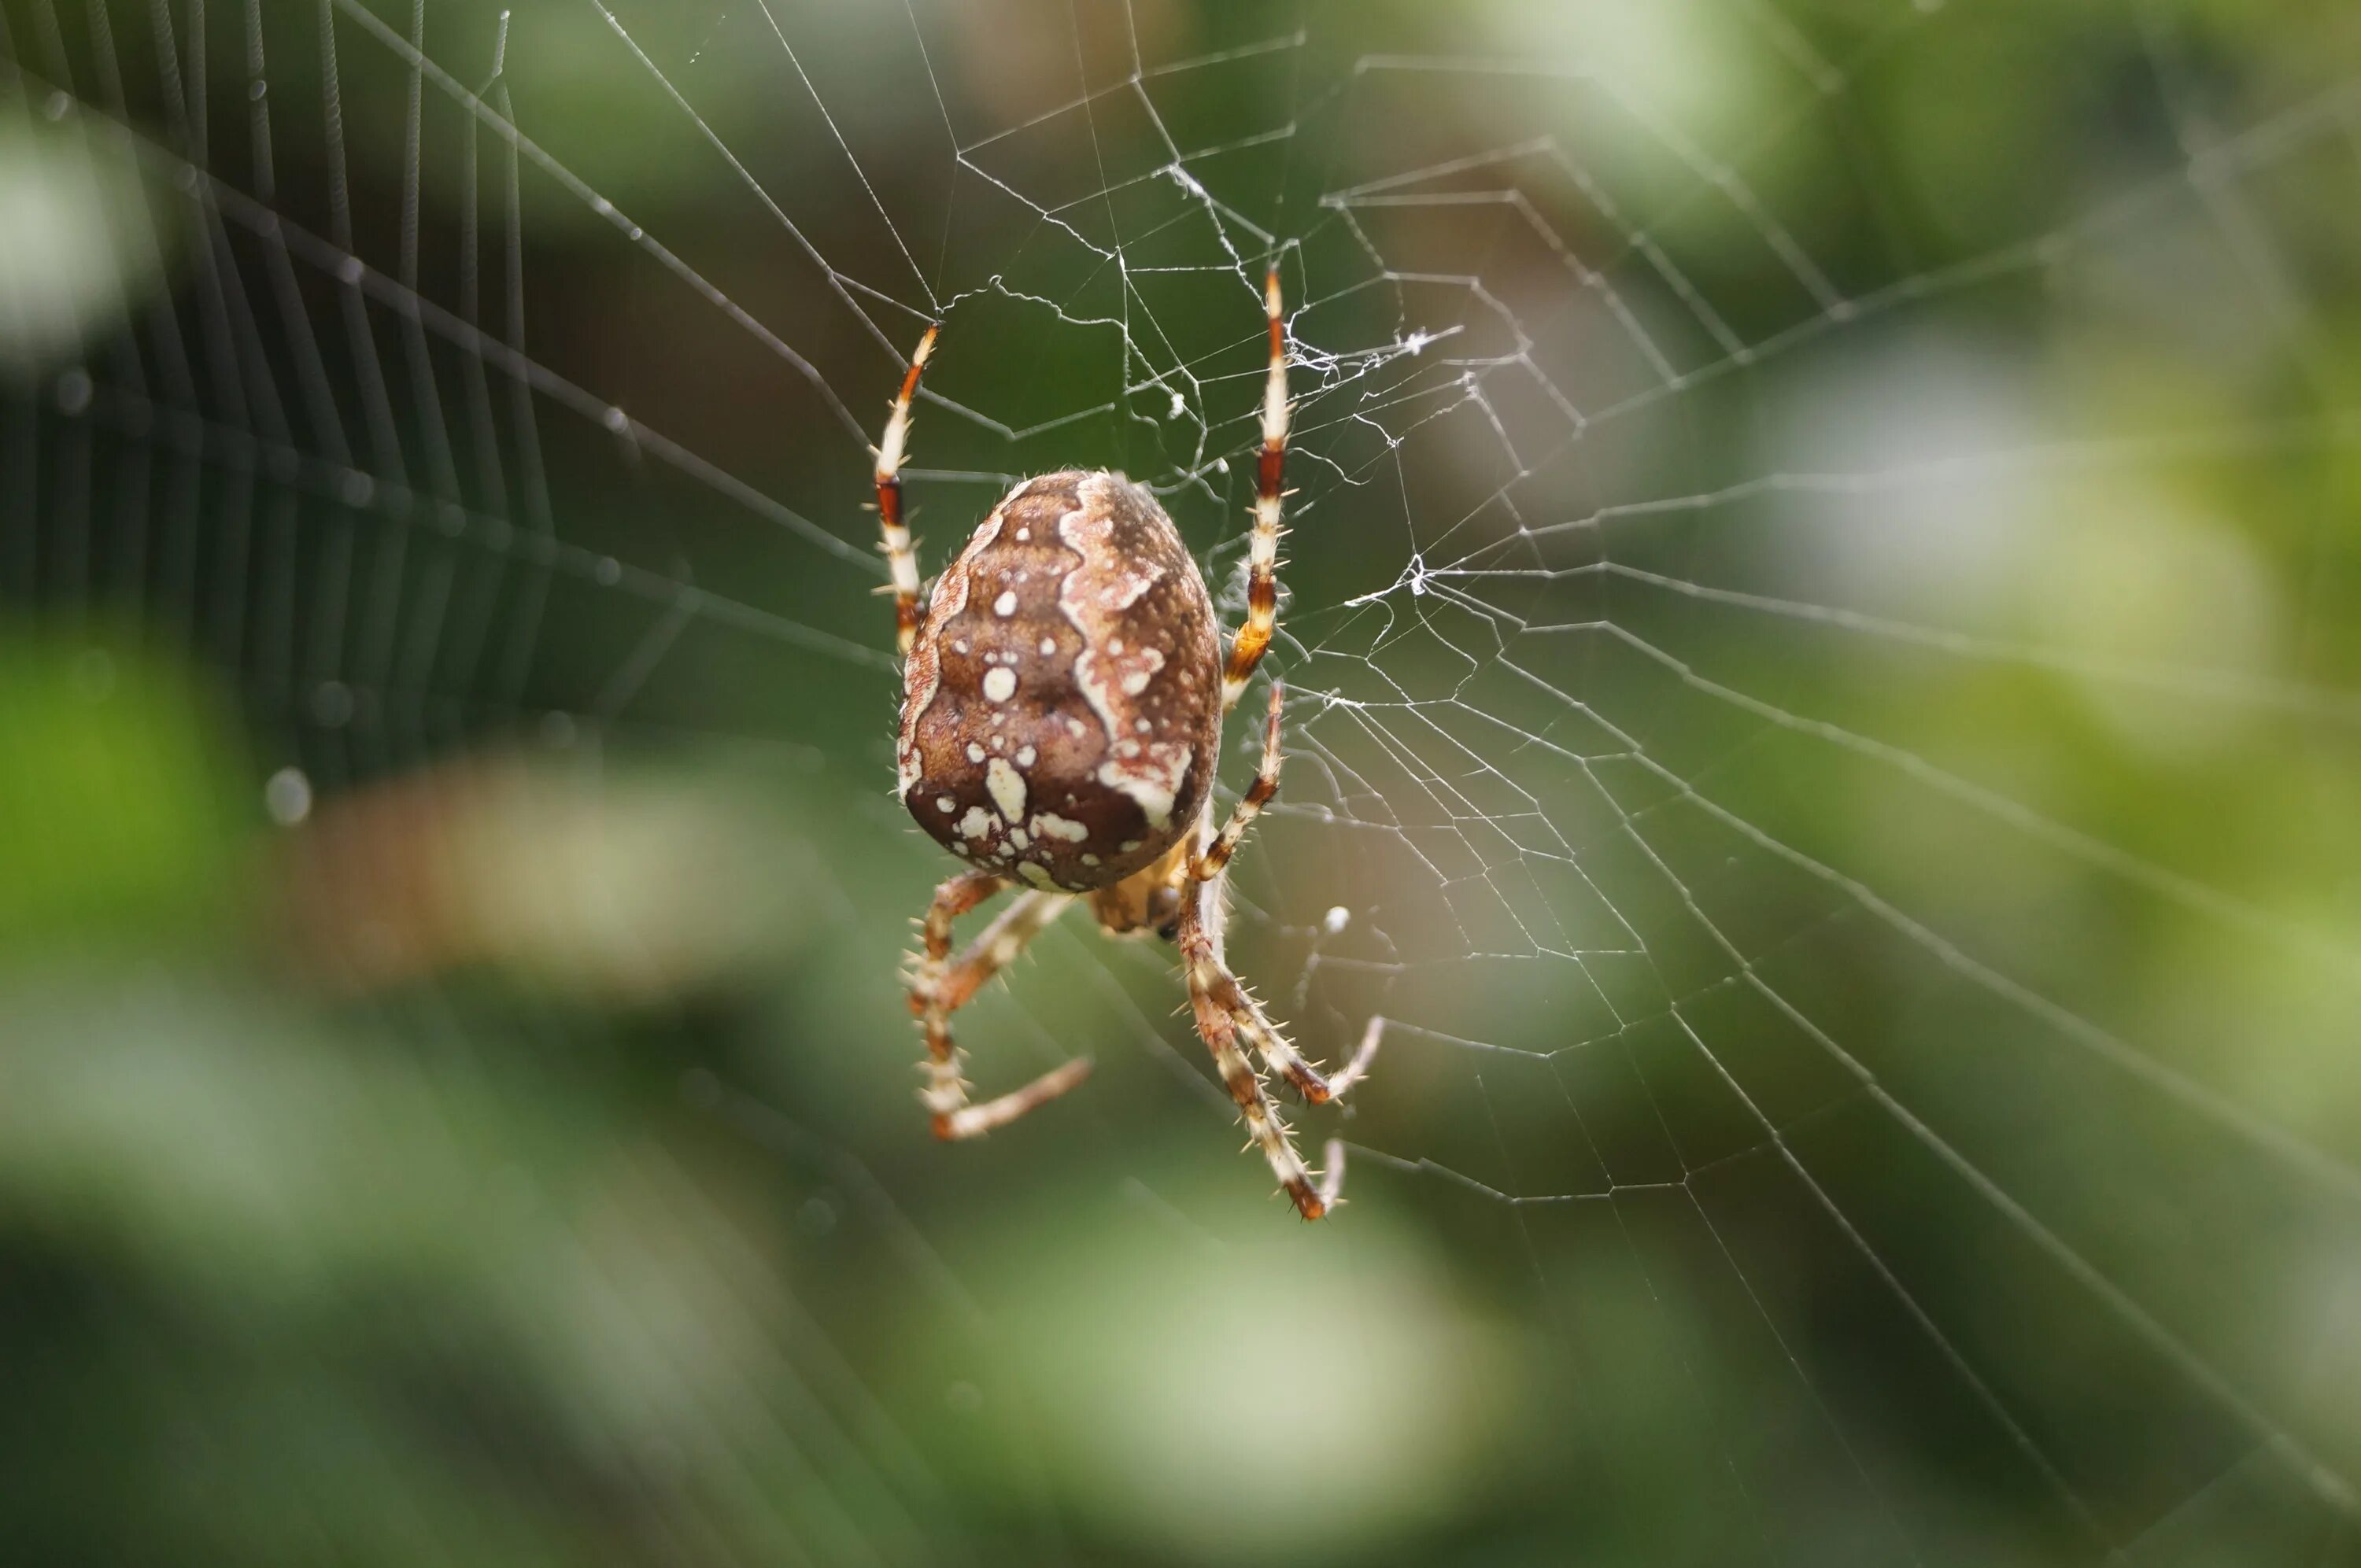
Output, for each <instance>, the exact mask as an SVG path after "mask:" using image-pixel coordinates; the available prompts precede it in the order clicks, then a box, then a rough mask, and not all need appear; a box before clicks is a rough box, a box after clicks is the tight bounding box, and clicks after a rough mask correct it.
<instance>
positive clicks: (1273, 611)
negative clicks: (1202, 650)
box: [1222, 266, 1288, 713]
mask: <svg viewBox="0 0 2361 1568" xmlns="http://www.w3.org/2000/svg"><path fill="white" fill-rule="evenodd" d="M1262 304H1263V314H1264V316H1265V318H1266V319H1267V320H1268V322H1269V323H1270V378H1269V379H1268V381H1266V382H1265V383H1264V384H1263V393H1262V450H1261V451H1260V452H1259V453H1257V454H1256V457H1255V509H1254V519H1255V521H1254V538H1253V540H1252V542H1251V543H1249V544H1248V546H1247V552H1246V563H1247V574H1248V575H1247V578H1246V620H1245V621H1244V623H1242V624H1241V625H1240V626H1239V627H1238V630H1237V635H1236V636H1235V637H1234V638H1232V639H1231V640H1230V661H1229V663H1228V665H1227V667H1225V668H1224V670H1223V672H1222V711H1223V712H1224V713H1227V712H1229V711H1230V709H1232V708H1234V707H1237V705H1238V698H1239V697H1241V696H1244V695H1246V682H1247V681H1248V680H1249V679H1251V678H1252V677H1253V675H1254V672H1255V666H1256V665H1257V664H1259V663H1262V656H1263V652H1264V651H1265V650H1266V649H1268V647H1269V646H1270V634H1271V630H1272V629H1273V628H1274V627H1276V626H1277V625H1278V624H1279V508H1280V499H1281V496H1282V492H1281V490H1280V488H1279V485H1280V481H1281V478H1282V477H1283V476H1284V474H1285V472H1286V469H1287V417H1288V404H1287V324H1286V322H1285V319H1284V318H1283V317H1282V316H1281V314H1280V313H1279V269H1278V268H1277V267H1276V266H1274V267H1272V268H1271V269H1270V271H1269V273H1268V276H1266V277H1265V278H1264V280H1263V285H1262Z"/></svg>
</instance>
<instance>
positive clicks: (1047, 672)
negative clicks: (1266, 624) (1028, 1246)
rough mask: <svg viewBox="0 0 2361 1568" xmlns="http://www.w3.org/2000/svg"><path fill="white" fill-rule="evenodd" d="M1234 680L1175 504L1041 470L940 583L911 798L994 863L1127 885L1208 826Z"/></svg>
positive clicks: (927, 639) (930, 827)
mask: <svg viewBox="0 0 2361 1568" xmlns="http://www.w3.org/2000/svg"><path fill="white" fill-rule="evenodd" d="M1221 690H1222V668H1221V648H1220V639H1219V637H1218V635H1217V634H1216V631H1215V628H1214V622H1213V601H1212V599H1211V598H1208V597H1207V595H1206V592H1205V583H1204V579H1203V578H1202V576H1200V575H1199V574H1198V571H1197V563H1196V562H1195V561H1194V560H1192V559H1191V557H1190V555H1189V553H1188V552H1187V551H1186V550H1184V549H1182V548H1181V545H1180V535H1179V534H1178V533H1177V532H1174V530H1173V527H1172V521H1171V520H1170V518H1168V517H1166V516H1165V514H1164V509H1163V508H1162V507H1160V506H1159V505H1158V504H1157V502H1156V498H1155V497H1153V496H1151V495H1149V494H1148V491H1146V490H1145V489H1143V488H1140V487H1138V486H1137V485H1134V484H1132V483H1130V482H1129V481H1128V480H1126V479H1124V478H1123V477H1120V476H1118V475H1114V474H1104V473H1096V474H1084V473H1080V472H1073V471H1069V472H1066V473H1062V474H1050V475H1048V476H1046V477H1042V478H1038V479H1032V480H1028V481H1027V482H1026V483H1025V484H1022V485H1019V486H1017V487H1016V488H1015V489H1014V490H1011V491H1010V492H1009V493H1008V495H1007V497H1006V498H1005V499H1003V500H1002V501H1001V503H1000V505H999V506H997V507H995V508H994V509H993V511H992V515H991V516H989V517H987V518H985V519H984V520H983V525H982V526H980V527H979V528H977V530H976V531H975V535H974V537H973V538H972V539H970V540H969V541H968V543H967V548H966V549H964V550H962V551H961V553H960V555H959V558H958V559H957V560H955V561H953V562H952V563H951V564H950V565H949V566H948V567H946V568H945V569H944V571H943V575H942V576H941V578H940V579H939V580H938V581H937V582H936V584H935V588H934V593H933V596H932V598H931V599H930V600H929V601H928V607H927V614H926V620H925V621H924V623H923V624H922V625H921V626H920V628H919V630H918V637H917V642H916V643H915V644H913V645H912V647H911V649H910V658H909V662H908V663H907V664H906V666H905V668H904V671H903V691H902V729H901V738H900V742H899V745H898V747H897V758H898V761H899V763H900V778H901V794H902V803H903V805H904V806H907V807H908V808H909V812H910V815H911V816H912V817H916V818H917V821H918V825H919V826H920V827H922V828H925V829H926V830H927V831H928V833H930V834H932V835H933V836H934V838H935V839H937V840H938V841H939V842H940V843H942V844H943V845H944V846H945V847H946V848H948V849H950V850H951V851H952V852H953V853H955V854H958V855H960V856H961V858H963V859H965V860H967V861H970V862H971V863H972V864H974V865H976V866H979V867H982V868H983V869H985V870H989V871H999V872H1004V873H1005V874H1007V875H1009V876H1012V877H1017V878H1020V879H1022V880H1023V881H1025V882H1027V883H1031V884H1032V885H1033V886H1036V887H1044V888H1049V887H1055V888H1062V889H1064V890H1066V891H1068V892H1071V893H1083V892H1088V891H1090V890H1092V889H1093V888H1101V887H1107V886H1111V885H1112V884H1114V883H1117V882H1120V881H1121V880H1123V879H1124V878H1125V877H1126V876H1129V875H1131V874H1132V873H1133V872H1137V871H1140V870H1142V869H1144V868H1145V867H1147V866H1148V865H1149V864H1151V863H1152V862H1153V861H1155V860H1156V859H1157V857H1158V856H1159V855H1161V854H1162V853H1163V852H1164V851H1165V850H1168V849H1170V847H1171V846H1172V845H1173V843H1174V842H1176V841H1177V840H1178V839H1180V835H1181V834H1182V833H1183V832H1185V831H1186V830H1187V829H1188V828H1189V827H1190V825H1191V823H1193V822H1194V821H1195V820H1196V817H1197V813H1198V810H1199V808H1200V807H1201V806H1202V805H1203V804H1204V799H1205V792H1206V790H1207V789H1208V788H1209V787H1210V785H1211V784H1212V780H1213V762H1214V756H1215V752H1216V750H1217V749H1218V747H1219V745H1220V743H1221V722H1222V721H1221Z"/></svg>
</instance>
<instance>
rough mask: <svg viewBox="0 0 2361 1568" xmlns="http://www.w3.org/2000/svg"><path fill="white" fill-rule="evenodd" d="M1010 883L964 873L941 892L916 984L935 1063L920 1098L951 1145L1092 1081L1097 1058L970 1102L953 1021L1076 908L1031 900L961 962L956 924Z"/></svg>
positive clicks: (914, 997)
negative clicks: (954, 941) (954, 949)
mask: <svg viewBox="0 0 2361 1568" xmlns="http://www.w3.org/2000/svg"><path fill="white" fill-rule="evenodd" d="M1008 885H1009V883H1008V879H1007V878H1005V877H1002V876H996V875H994V874H993V873H992V872H961V874H960V875H958V876H955V877H952V878H950V880H948V881H946V882H945V883H943V884H942V885H941V886H940V887H939V888H937V889H936V890H935V897H934V902H933V903H932V904H931V905H928V908H927V918H926V922H925V927H924V937H923V940H924V944H925V946H924V950H923V951H922V952H921V953H920V954H919V957H918V963H917V973H916V974H915V975H914V976H913V977H912V979H911V982H910V1011H911V1012H912V1013H913V1014H916V1015H917V1019H918V1025H919V1028H920V1030H921V1031H922V1032H923V1033H924V1034H925V1036H926V1041H927V1059H926V1060H925V1061H924V1062H923V1063H921V1064H920V1066H921V1067H922V1068H923V1069H925V1071H926V1074H927V1087H926V1088H924V1089H922V1090H920V1091H918V1098H919V1100H920V1101H921V1102H924V1103H925V1105H926V1107H927V1109H928V1112H930V1113H932V1116H933V1124H934V1131H935V1136H937V1137H939V1138H941V1139H943V1140H944V1141H945V1142H947V1143H950V1142H958V1141H960V1140H961V1139H965V1138H973V1137H980V1136H982V1135H983V1134H985V1133H989V1132H991V1131H993V1130H994V1129H995V1128H998V1127H1005V1126H1006V1125H1007V1124H1009V1123H1011V1122H1014V1121H1016V1119H1017V1118H1018V1117H1019V1116H1022V1115H1024V1114H1025V1113H1027V1112H1028V1111H1033V1110H1037V1109H1038V1108H1039V1107H1041V1106H1043V1105H1046V1104H1048V1103H1049V1102H1050V1101H1052V1100H1055V1099H1057V1098H1058V1097H1059V1096H1060V1095H1061V1094H1064V1093H1066V1092H1068V1091H1071V1090H1072V1089H1074V1088H1076V1087H1077V1086H1079V1085H1080V1084H1081V1083H1082V1080H1084V1079H1086V1078H1088V1077H1089V1076H1090V1075H1091V1059H1090V1058H1088V1057H1077V1058H1074V1059H1073V1060H1072V1061H1070V1062H1068V1063H1066V1064H1065V1065H1064V1066H1062V1067H1057V1068H1052V1069H1050V1070H1049V1071H1048V1072H1045V1073H1043V1074H1042V1075H1041V1076H1040V1077H1038V1078H1037V1079H1035V1080H1033V1081H1032V1082H1030V1083H1028V1084H1027V1085H1025V1086H1024V1087H1023V1088H1022V1089H1017V1090H1013V1091H1010V1092H1008V1093H1006V1094H1003V1095H1001V1096H999V1097H998V1098H997V1099H994V1100H987V1101H985V1102H983V1103H982V1104H980V1105H978V1104H972V1103H971V1102H969V1100H968V1092H967V1091H968V1088H969V1085H968V1082H967V1080H965V1079H964V1078H962V1077H961V1075H960V1062H961V1053H960V1050H959V1047H957V1046H955V1045H953V1044H952V1043H951V1029H950V1015H951V1014H953V1013H955V1012H957V1011H959V1009H960V1008H961V1007H963V1006H965V1005H966V1004H967V1003H968V1002H969V1001H970V1000H971V999H972V997H973V996H974V995H975V993H976V992H978V991H980V990H981V989H983V985H984V982H985V981H989V980H991V979H992V977H993V976H994V975H996V974H998V973H999V972H1000V971H1001V970H1004V969H1005V968H1007V967H1008V965H1009V964H1011V963H1013V962H1015V961H1016V955H1017V954H1019V953H1021V952H1023V951H1024V950H1025V948H1026V944H1027V943H1029V942H1030V941H1032V939H1033V938H1035V937H1038V936H1039V935H1040V934H1041V932H1042V931H1043V930H1044V929H1046V928H1047V927H1048V926H1049V923H1050V922H1051V921H1053V920H1055V919H1056V918H1057V917H1058V916H1060V914H1062V913H1064V911H1065V907H1066V905H1068V904H1069V903H1071V900H1070V899H1067V898H1065V897H1062V896H1060V895H1059V894H1046V893H1028V894H1025V895H1023V896H1022V897H1020V898H1018V899H1017V900H1016V902H1015V903H1013V904H1011V905H1009V906H1008V907H1007V908H1006V909H1005V910H1003V911H1001V913H1000V916H999V918H997V919H995V920H994V921H993V923H992V924H991V925H990V926H988V927H985V928H984V931H983V935H982V936H980V937H978V938H976V939H975V941H974V942H973V943H972V944H971V945H970V946H969V948H968V949H967V951H966V952H964V953H962V954H961V955H960V957H959V959H957V960H956V961H953V960H952V959H951V922H952V921H954V920H956V919H958V918H959V917H960V916H962V915H965V914H967V913H968V912H969V911H971V910H972V909H974V908H975V907H976V906H977V905H980V904H982V903H983V902H984V901H985V900H986V899H988V898H990V897H992V895H993V894H996V893H998V892H1000V891H1001V890H1002V889H1003V888H1005V887H1006V886H1008Z"/></svg>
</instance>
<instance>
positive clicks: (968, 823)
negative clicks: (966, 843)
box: [960, 806, 992, 839]
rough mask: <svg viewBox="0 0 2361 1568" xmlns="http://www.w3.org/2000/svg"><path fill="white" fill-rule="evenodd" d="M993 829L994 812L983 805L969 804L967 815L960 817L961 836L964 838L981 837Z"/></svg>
mask: <svg viewBox="0 0 2361 1568" xmlns="http://www.w3.org/2000/svg"><path fill="white" fill-rule="evenodd" d="M991 831H992V813H991V812H989V811H986V810H985V809H984V808H983V807H982V806H969V807H968V808H967V815H966V816H965V817H961V818H960V837H961V838H962V839H981V838H983V836H984V835H985V834H987V833H989V832H991Z"/></svg>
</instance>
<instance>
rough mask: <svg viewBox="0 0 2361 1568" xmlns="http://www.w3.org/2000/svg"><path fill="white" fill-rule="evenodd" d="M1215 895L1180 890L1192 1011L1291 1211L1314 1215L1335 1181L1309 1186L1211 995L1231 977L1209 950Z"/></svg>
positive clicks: (1228, 1019) (1205, 886)
mask: <svg viewBox="0 0 2361 1568" xmlns="http://www.w3.org/2000/svg"><path fill="white" fill-rule="evenodd" d="M1219 895H1220V888H1219V885H1218V884H1217V883H1196V884H1195V885H1194V886H1191V887H1189V888H1186V889H1184V890H1183V891H1182V895H1181V903H1180V961H1181V962H1182V964H1184V965H1185V966H1186V967H1187V969H1188V972H1189V1004H1190V1007H1191V1011H1193V1012H1194V1013H1195V1014H1196V1019H1197V1033H1198V1034H1200V1035H1202V1036H1204V1040H1205V1046H1206V1048H1207V1049H1209V1050H1211V1051H1212V1052H1213V1065H1214V1066H1215V1067H1216V1068H1218V1069H1220V1071H1221V1074H1222V1086H1223V1087H1224V1088H1225V1089H1227V1090H1228V1091H1230V1098H1231V1099H1232V1100H1235V1101H1236V1102H1237V1106H1238V1113H1239V1114H1240V1115H1241V1116H1243V1117H1244V1118H1245V1119H1246V1131H1247V1132H1249V1133H1250V1134H1252V1135H1254V1141H1255V1143H1256V1144H1257V1145H1258V1146H1260V1147H1261V1149H1262V1153H1263V1157H1264V1158H1265V1159H1267V1160H1268V1161H1269V1162H1270V1168H1271V1173H1272V1174H1273V1175H1275V1176H1277V1177H1278V1178H1279V1185H1280V1186H1281V1187H1283V1188H1285V1189H1286V1190H1287V1195H1288V1197H1289V1198H1290V1199H1291V1200H1293V1201H1294V1203H1295V1212H1297V1213H1299V1214H1301V1215H1302V1216H1303V1217H1304V1218H1305V1219H1307V1220H1317V1219H1319V1218H1321V1217H1322V1216H1323V1215H1324V1214H1326V1213H1327V1212H1328V1211H1329V1210H1330V1209H1332V1208H1334V1206H1335V1202H1336V1192H1335V1190H1334V1185H1333V1184H1330V1183H1323V1184H1322V1185H1321V1186H1314V1185H1313V1183H1312V1173H1311V1172H1310V1171H1309V1170H1307V1169H1305V1168H1304V1165H1303V1157H1302V1156H1301V1155H1299V1154H1297V1153H1296V1152H1295V1140H1294V1138H1293V1137H1291V1136H1290V1135H1289V1133H1288V1130H1287V1124H1286V1123H1284V1122H1282V1121H1280V1120H1279V1108H1278V1107H1277V1106H1275V1105H1273V1104H1272V1103H1271V1101H1270V1095H1269V1094H1268V1092H1266V1091H1265V1090H1264V1089H1263V1084H1262V1079H1261V1077H1260V1075H1258V1074H1257V1072H1256V1071H1255V1069H1254V1066H1253V1064H1252V1063H1250V1062H1248V1061H1247V1060H1246V1053H1245V1052H1244V1051H1242V1050H1240V1049H1238V1026H1237V1020H1236V1018H1235V1016H1234V1015H1233V1014H1231V1013H1230V1011H1229V1009H1228V1008H1226V1007H1224V1006H1223V1005H1222V1003H1220V1001H1219V1000H1217V998H1216V995H1215V987H1216V985H1217V983H1218V982H1219V981H1221V980H1225V979H1228V978H1229V970H1226V969H1225V968H1224V967H1223V965H1222V960H1221V959H1220V958H1219V957H1217V956H1216V955H1215V953H1214V951H1213V933H1212V932H1211V931H1210V930H1208V929H1207V928H1206V925H1205V919H1204V907H1203V906H1204V905H1206V904H1207V903H1208V902H1209V901H1211V900H1213V899H1214V898H1216V897H1218V896H1219ZM1231 983H1232V984H1233V985H1235V983H1236V982H1235V981H1231Z"/></svg>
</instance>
